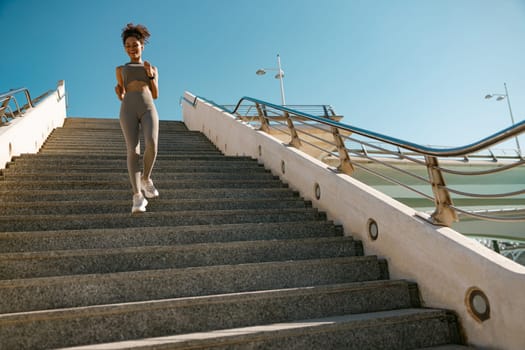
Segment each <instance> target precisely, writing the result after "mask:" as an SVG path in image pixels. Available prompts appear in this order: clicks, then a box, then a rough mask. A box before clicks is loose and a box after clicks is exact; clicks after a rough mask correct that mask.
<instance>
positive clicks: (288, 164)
mask: <svg viewBox="0 0 525 350" xmlns="http://www.w3.org/2000/svg"><path fill="white" fill-rule="evenodd" d="M185 97H186V98H187V99H188V100H190V101H193V100H194V98H195V96H194V95H192V94H191V93H186V94H185ZM183 117H184V122H185V123H186V125H187V127H188V128H189V129H190V130H197V131H201V132H203V133H204V134H206V136H207V137H208V138H209V139H210V140H211V141H212V142H213V143H214V144H215V145H216V146H217V147H218V148H219V149H221V150H222V151H223V152H224V153H225V154H226V155H245V156H251V157H253V158H256V159H258V161H259V163H263V164H264V166H265V167H266V168H267V169H270V170H271V171H272V173H273V174H275V175H278V176H280V178H281V179H282V180H283V181H284V182H285V183H288V184H289V186H290V187H291V188H293V189H295V190H297V191H299V192H300V193H301V195H302V196H303V197H304V198H305V199H308V200H311V201H312V202H313V205H314V206H315V207H317V208H319V209H320V210H322V211H325V212H326V213H327V215H328V217H329V219H331V220H334V221H335V222H336V223H338V224H341V225H342V226H343V227H344V230H345V232H346V234H348V235H352V236H353V237H355V238H356V239H360V240H362V241H363V245H364V247H365V254H374V255H378V256H380V257H384V258H386V259H387V261H388V267H389V271H390V276H391V278H392V279H407V280H411V281H415V282H417V284H418V286H419V289H420V292H421V297H422V301H423V305H424V306H426V307H437V308H445V309H450V310H454V311H455V312H456V313H457V314H458V316H459V319H460V322H461V325H462V327H463V330H464V332H465V334H466V337H467V341H468V342H469V344H470V345H473V346H477V347H481V348H485V349H516V350H517V349H525V333H524V329H525V328H524V323H523V322H524V320H525V318H524V316H523V315H524V314H525V297H524V294H523V293H524V292H525V267H523V266H521V265H518V264H516V263H514V262H513V261H511V260H508V259H506V258H504V257H502V256H500V255H499V254H497V253H495V252H493V251H491V250H489V249H487V248H485V247H483V246H482V245H480V244H478V243H477V242H475V241H473V240H471V239H469V238H466V237H464V236H462V235H461V234H459V233H457V232H456V231H454V230H452V229H450V228H446V227H437V226H434V225H432V224H430V223H428V222H427V221H426V220H424V219H422V218H421V217H420V216H418V215H416V214H417V213H416V212H415V211H414V210H413V209H411V208H409V207H407V206H405V205H403V204H401V203H399V202H397V201H395V200H393V199H392V198H390V197H388V196H386V195H384V194H382V193H380V192H378V191H376V190H374V189H372V188H371V187H368V186H366V185H364V184H363V183H361V182H359V181H357V180H355V179H353V178H351V177H349V176H347V175H344V174H337V173H334V172H333V171H332V170H331V169H330V168H329V167H328V166H327V165H325V164H324V163H322V162H320V161H318V160H316V159H315V158H312V157H310V156H308V155H306V154H304V153H303V152H301V151H299V150H297V149H295V148H293V147H286V146H285V145H283V144H282V143H281V142H280V141H278V140H277V139H276V138H274V137H272V136H271V135H268V134H265V133H264V132H261V131H257V130H255V129H254V128H253V127H251V126H250V125H247V124H245V123H242V122H240V121H237V120H235V118H234V117H233V116H232V115H230V114H228V113H225V112H223V111H222V110H221V109H219V108H216V107H213V106H212V105H211V104H209V103H206V102H204V101H203V100H200V99H198V100H197V104H196V105H195V107H193V106H192V105H191V104H188V103H186V102H183ZM282 162H284V166H285V173H284V174H283V172H282ZM316 183H317V184H319V186H320V190H321V197H320V199H319V200H317V199H316V197H315V184H316ZM370 218H372V219H374V220H375V221H376V222H377V223H378V227H379V238H378V239H377V240H375V241H373V240H371V238H370V236H369V234H368V220H369V219H370ZM471 287H477V288H479V289H481V290H482V291H483V292H484V293H485V294H486V296H487V297H488V299H489V302H490V309H491V316H490V319H488V320H486V321H484V322H479V321H477V320H475V319H474V318H473V317H472V316H471V315H470V314H469V312H468V310H467V307H466V303H465V297H466V293H467V291H468V290H469V289H470V288H471Z"/></svg>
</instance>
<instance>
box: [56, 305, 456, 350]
mask: <svg viewBox="0 0 525 350" xmlns="http://www.w3.org/2000/svg"><path fill="white" fill-rule="evenodd" d="M440 313H441V311H437V310H432V309H412V308H407V309H400V310H392V311H379V312H371V313H364V314H350V315H339V316H332V317H324V318H316V319H306V320H298V321H294V322H282V323H273V324H264V325H256V326H249V327H239V328H232V329H220V330H213V331H208V332H195V333H186V334H179V335H171V336H164V337H155V338H146V339H137V340H128V341H121V342H113V343H103V344H96V345H86V346H78V347H70V348H64V350H65V349H69V350H102V349H104V350H118V349H133V348H137V349H138V348H144V349H147V348H148V347H150V346H151V347H152V348H153V347H159V348H160V347H161V346H167V345H172V346H179V347H180V348H182V347H183V346H184V347H186V346H187V347H188V348H189V347H192V348H194V349H197V348H203V349H204V348H205V347H206V346H213V345H234V344H235V343H241V342H246V341H249V340H260V339H261V338H267V337H279V338H284V337H290V336H294V335H295V336H298V335H301V334H304V333H305V332H309V331H311V332H316V333H320V332H322V331H323V330H325V329H329V328H339V327H356V328H361V327H375V326H376V325H377V323H379V322H381V321H385V322H396V321H397V322H402V321H403V320H404V319H407V318H412V319H416V320H421V319H424V318H429V317H435V316H436V315H437V314H440ZM454 347H455V346H454ZM454 347H453V348H451V349H454ZM462 348H463V347H461V346H460V347H458V349H462ZM437 349H440V348H437ZM445 349H447V348H445ZM445 349H443V350H445ZM440 350H441V349H440Z"/></svg>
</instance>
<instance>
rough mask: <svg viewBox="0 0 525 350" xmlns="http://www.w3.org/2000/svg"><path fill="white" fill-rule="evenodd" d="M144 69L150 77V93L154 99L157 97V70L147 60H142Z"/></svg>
mask: <svg viewBox="0 0 525 350" xmlns="http://www.w3.org/2000/svg"><path fill="white" fill-rule="evenodd" d="M144 69H145V70H146V74H147V75H148V77H149V78H150V82H151V83H150V89H151V95H152V96H153V98H154V99H156V98H158V97H159V72H158V70H157V68H155V67H154V66H152V65H151V63H149V62H148V61H144Z"/></svg>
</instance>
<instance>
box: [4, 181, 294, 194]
mask: <svg viewBox="0 0 525 350" xmlns="http://www.w3.org/2000/svg"><path fill="white" fill-rule="evenodd" d="M152 178H153V180H154V181H155V187H157V189H158V190H159V192H161V193H162V191H163V189H166V188H195V189H196V188H199V189H203V188H279V187H285V186H286V185H285V184H283V183H282V182H280V181H279V180H274V179H270V180H264V179H263V180H258V179H253V180H252V179H243V180H237V179H225V180H217V179H213V180H208V179H187V180H179V179H174V180H169V179H168V180H162V179H160V180H158V179H156V178H155V177H152ZM130 186H131V185H130V184H129V181H125V178H124V177H123V178H122V180H120V181H118V180H114V181H111V180H104V179H101V180H91V181H87V180H82V181H75V180H62V179H59V181H56V180H48V181H43V180H42V181H40V180H39V181H13V180H4V181H0V191H18V190H103V189H120V190H122V191H129V190H130V188H131V187H130Z"/></svg>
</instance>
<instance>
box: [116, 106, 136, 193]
mask: <svg viewBox="0 0 525 350" xmlns="http://www.w3.org/2000/svg"><path fill="white" fill-rule="evenodd" d="M123 107H124V106H123ZM125 112H126V110H125V108H122V109H121V112H120V127H121V129H122V133H123V134H124V139H125V140H126V148H127V163H128V173H129V180H130V182H131V188H132V189H133V194H138V193H140V166H139V157H140V140H139V120H138V119H137V117H136V114H135V113H125Z"/></svg>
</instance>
